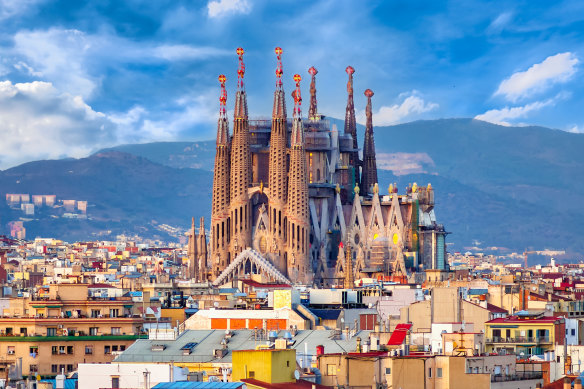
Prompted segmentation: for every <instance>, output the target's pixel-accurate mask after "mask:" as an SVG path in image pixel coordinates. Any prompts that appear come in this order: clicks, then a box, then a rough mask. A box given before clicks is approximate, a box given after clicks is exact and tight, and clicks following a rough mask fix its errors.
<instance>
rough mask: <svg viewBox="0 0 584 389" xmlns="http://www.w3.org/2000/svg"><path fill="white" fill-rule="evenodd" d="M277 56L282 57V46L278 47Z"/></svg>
mask: <svg viewBox="0 0 584 389" xmlns="http://www.w3.org/2000/svg"><path fill="white" fill-rule="evenodd" d="M275 51H276V55H277V56H278V57H279V56H281V55H282V48H281V47H280V46H278V47H276V50H275Z"/></svg>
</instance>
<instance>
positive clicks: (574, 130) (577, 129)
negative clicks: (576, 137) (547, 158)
mask: <svg viewBox="0 0 584 389" xmlns="http://www.w3.org/2000/svg"><path fill="white" fill-rule="evenodd" d="M566 131H567V132H571V133H573V134H584V127H582V126H577V125H573V126H571V127H570V128H568V129H567V130H566Z"/></svg>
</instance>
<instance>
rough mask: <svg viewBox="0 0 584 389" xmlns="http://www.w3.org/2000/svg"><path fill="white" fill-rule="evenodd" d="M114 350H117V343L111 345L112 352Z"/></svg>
mask: <svg viewBox="0 0 584 389" xmlns="http://www.w3.org/2000/svg"><path fill="white" fill-rule="evenodd" d="M115 351H118V345H117V344H114V345H113V346H112V352H115Z"/></svg>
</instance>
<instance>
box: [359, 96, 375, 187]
mask: <svg viewBox="0 0 584 389" xmlns="http://www.w3.org/2000/svg"><path fill="white" fill-rule="evenodd" d="M364 94H365V96H367V108H366V109H365V114H366V116H367V121H366V125H365V141H364V144H363V174H362V177H361V187H362V188H363V191H364V193H369V192H370V191H371V188H372V187H373V185H375V184H376V183H377V162H376V160H375V140H374V139H373V118H372V116H373V114H372V111H371V97H373V94H374V93H373V91H372V90H371V89H367V90H366V91H365V93H364Z"/></svg>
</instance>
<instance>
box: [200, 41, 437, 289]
mask: <svg viewBox="0 0 584 389" xmlns="http://www.w3.org/2000/svg"><path fill="white" fill-rule="evenodd" d="M237 53H238V56H239V70H238V82H237V92H236V97H235V109H234V118H233V133H232V134H231V135H230V134H229V123H228V119H227V115H226V108H225V107H226V102H227V92H226V89H225V77H224V76H221V77H220V83H221V97H220V115H219V120H218V126H217V146H216V158H215V168H214V181H213V200H212V216H211V228H210V240H209V248H208V250H207V251H208V255H207V258H206V266H204V269H201V272H200V273H199V274H196V275H195V274H193V276H194V277H195V278H197V279H198V281H204V280H209V281H213V282H214V283H215V284H216V285H220V284H223V283H225V282H228V281H231V280H232V279H236V278H240V277H250V276H251V275H254V274H260V273H261V274H262V275H264V276H265V277H266V278H267V279H268V281H270V280H271V281H278V282H291V283H299V284H308V285H311V284H315V285H318V286H325V287H326V286H333V285H342V284H343V283H344V280H346V279H349V280H354V279H358V278H364V277H380V276H384V277H386V276H402V277H405V276H407V275H408V274H409V273H410V272H411V271H412V270H414V271H416V270H420V269H428V268H437V269H447V266H448V264H447V261H446V259H445V258H446V254H445V252H446V250H445V239H444V238H445V235H446V232H445V230H444V228H443V227H442V226H441V225H439V224H437V222H436V217H435V214H434V191H433V189H432V187H431V185H428V186H427V187H418V186H417V185H416V184H414V185H411V186H409V187H408V188H407V189H406V191H405V193H404V194H398V190H397V186H396V185H393V184H391V185H389V189H388V194H387V195H383V194H381V193H380V189H379V185H378V182H377V181H378V180H377V164H376V156H375V142H374V135H373V117H372V101H371V98H372V96H373V92H372V91H371V90H370V89H367V90H366V91H365V95H366V97H367V109H366V116H367V120H366V122H367V126H366V133H365V143H364V147H363V157H362V158H359V149H358V145H357V127H356V120H355V109H354V101H353V74H354V72H355V70H354V69H353V68H352V67H350V66H349V67H347V69H346V71H347V74H348V75H349V80H348V83H347V92H348V99H347V107H346V117H345V126H344V127H345V128H344V131H343V132H339V131H338V130H337V128H336V126H335V125H332V126H331V123H330V121H329V120H328V119H327V118H326V117H325V116H324V115H321V114H319V113H318V108H317V98H316V81H315V76H316V74H317V73H318V72H317V70H316V69H315V68H314V67H311V68H310V69H309V74H310V75H311V85H310V94H311V96H310V108H309V117H308V119H304V118H302V112H301V102H302V98H301V96H300V79H301V77H300V76H299V75H295V77H294V81H295V83H296V89H295V90H294V92H293V94H292V95H293V98H294V102H295V104H294V112H293V117H292V119H288V117H287V111H286V103H285V93H284V86H283V81H282V79H283V74H284V71H283V66H282V50H281V49H280V48H277V49H276V56H277V69H276V88H275V92H274V98H273V111H272V118H271V120H250V119H249V117H248V109H247V97H246V92H245V87H244V81H243V80H244V74H245V65H244V63H243V49H238V52H237ZM199 236H200V235H199V234H195V233H194V230H193V232H192V233H191V241H194V240H197V239H199ZM191 245H192V244H190V246H189V247H191ZM200 252H201V251H198V253H200ZM347 253H348V255H349V257H350V258H349V259H350V260H349V261H347V260H346V259H347ZM197 255H200V254H197ZM197 255H195V254H194V251H193V257H192V261H193V262H197V263H200V261H199V260H198V259H197V258H200V256H199V257H197Z"/></svg>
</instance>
